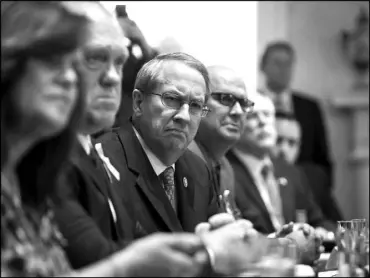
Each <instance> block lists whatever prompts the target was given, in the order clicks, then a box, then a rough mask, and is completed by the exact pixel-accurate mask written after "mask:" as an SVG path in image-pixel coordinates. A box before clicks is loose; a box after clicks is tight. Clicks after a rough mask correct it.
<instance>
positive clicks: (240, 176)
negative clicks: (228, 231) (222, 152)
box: [227, 151, 335, 234]
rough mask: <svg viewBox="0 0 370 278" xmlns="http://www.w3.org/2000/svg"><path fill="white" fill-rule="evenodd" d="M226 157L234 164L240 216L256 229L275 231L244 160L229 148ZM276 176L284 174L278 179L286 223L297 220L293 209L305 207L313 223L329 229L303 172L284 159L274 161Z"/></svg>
mask: <svg viewBox="0 0 370 278" xmlns="http://www.w3.org/2000/svg"><path fill="white" fill-rule="evenodd" d="M227 158H228V160H229V162H230V163H231V165H232V166H233V168H234V173H235V191H236V194H235V195H236V197H235V198H236V203H237V205H238V207H239V209H240V210H241V213H242V215H243V218H245V219H248V220H250V221H251V222H252V223H253V225H254V227H255V229H256V230H258V231H259V232H261V233H264V234H269V233H272V232H274V231H275V228H274V226H273V224H272V221H271V219H270V215H269V213H268V211H267V208H266V206H265V204H264V202H263V199H262V197H261V195H260V193H259V191H258V188H257V185H256V184H255V182H254V179H253V177H252V175H251V173H250V172H249V170H248V169H246V167H244V165H243V163H242V162H241V161H240V160H239V159H238V158H237V157H236V156H235V154H234V153H233V152H232V151H230V152H228V154H227ZM273 165H274V169H275V176H276V178H277V179H279V178H285V179H286V180H287V183H286V184H285V185H283V184H284V183H283V182H280V184H281V185H280V195H281V199H282V205H283V215H284V219H285V222H286V223H289V222H290V221H293V222H296V221H297V219H296V210H297V209H300V210H305V211H306V215H307V222H308V223H309V224H310V225H312V226H314V227H316V226H322V227H324V228H327V229H330V230H332V229H333V228H334V229H335V225H334V227H333V225H332V224H331V223H329V222H328V221H326V220H325V219H324V217H323V215H322V212H321V210H320V208H319V207H318V206H317V205H316V203H315V201H314V199H313V196H312V194H311V192H310V191H309V190H308V189H309V188H308V187H306V185H305V184H304V182H305V181H304V180H303V178H304V176H303V175H302V174H301V173H300V172H299V171H298V169H297V168H295V167H294V166H291V165H288V164H286V163H285V162H284V161H281V160H279V161H277V160H275V161H273Z"/></svg>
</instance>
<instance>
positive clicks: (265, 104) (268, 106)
mask: <svg viewBox="0 0 370 278" xmlns="http://www.w3.org/2000/svg"><path fill="white" fill-rule="evenodd" d="M250 99H251V100H252V101H253V102H254V107H253V110H254V111H259V110H262V111H266V110H267V111H272V112H275V106H274V103H273V102H272V100H271V99H270V98H269V97H267V96H265V95H262V94H260V93H254V94H253V95H251V96H250Z"/></svg>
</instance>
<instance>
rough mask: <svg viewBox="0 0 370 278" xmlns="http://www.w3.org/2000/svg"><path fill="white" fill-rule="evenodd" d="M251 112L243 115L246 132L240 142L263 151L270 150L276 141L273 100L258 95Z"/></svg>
mask: <svg viewBox="0 0 370 278" xmlns="http://www.w3.org/2000/svg"><path fill="white" fill-rule="evenodd" d="M254 100H255V106H254V109H253V111H252V112H251V113H248V114H246V116H245V117H243V122H244V132H243V135H242V136H241V139H240V144H242V145H247V146H248V147H249V148H256V149H258V150H261V151H270V150H271V148H272V147H273V146H274V145H275V143H276V129H275V108H274V105H273V103H272V101H271V100H270V99H269V98H267V97H265V96H260V95H258V96H257V97H256V98H255V99H254Z"/></svg>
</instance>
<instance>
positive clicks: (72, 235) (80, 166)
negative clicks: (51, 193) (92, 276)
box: [55, 145, 134, 268]
mask: <svg viewBox="0 0 370 278" xmlns="http://www.w3.org/2000/svg"><path fill="white" fill-rule="evenodd" d="M113 179H114V178H113ZM109 186H111V184H110V183H109V181H108V180H107V179H106V178H105V176H104V173H101V172H99V169H97V168H96V166H95V165H94V163H93V161H92V160H91V158H90V157H89V156H88V155H87V154H86V152H85V150H84V149H83V148H82V146H81V145H78V146H77V150H76V152H75V153H74V154H73V157H72V159H71V161H70V163H69V165H67V172H66V180H65V181H64V183H63V184H62V186H60V187H59V188H58V190H57V192H56V194H57V205H56V207H55V218H56V221H57V224H58V225H59V227H60V230H61V232H62V234H63V235H64V237H65V238H66V239H67V241H68V245H67V246H66V248H65V250H66V253H67V256H68V258H69V261H70V262H71V264H72V266H73V267H74V268H80V267H83V266H86V265H89V264H91V263H94V262H96V261H98V260H100V259H103V258H105V257H107V256H109V255H110V254H112V253H114V252H115V251H117V250H118V249H120V248H122V247H124V246H126V245H127V243H129V242H130V240H132V239H133V233H134V230H133V226H132V223H131V217H133V214H132V213H131V212H129V211H128V209H127V208H126V207H124V206H123V204H122V203H121V202H119V201H118V199H116V194H115V193H114V192H111V194H108V190H111V189H110V188H109ZM108 197H110V198H111V201H112V203H113V205H114V208H115V212H116V215H117V222H116V223H114V221H113V217H112V213H111V210H110V208H109V204H108ZM129 215H130V217H129Z"/></svg>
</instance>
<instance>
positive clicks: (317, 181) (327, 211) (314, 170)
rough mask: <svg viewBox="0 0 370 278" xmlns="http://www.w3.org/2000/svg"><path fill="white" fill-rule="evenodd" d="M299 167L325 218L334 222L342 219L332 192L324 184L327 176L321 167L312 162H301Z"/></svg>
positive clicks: (326, 181)
mask: <svg viewBox="0 0 370 278" xmlns="http://www.w3.org/2000/svg"><path fill="white" fill-rule="evenodd" d="M299 168H300V169H301V171H302V172H303V173H304V174H305V176H306V178H307V181H308V182H309V185H310V188H311V190H312V193H313V195H314V197H315V201H316V202H317V204H318V205H319V206H320V208H321V210H322V212H323V214H324V216H325V218H327V219H329V220H332V221H335V222H336V221H340V220H342V219H343V216H342V213H341V211H340V209H339V207H338V205H337V202H336V200H335V198H334V196H333V193H332V192H331V190H330V188H328V187H327V186H326V185H327V183H328V178H329V177H328V175H327V173H325V171H324V170H323V168H322V167H320V166H318V165H314V164H312V163H307V164H306V163H302V164H301V165H299Z"/></svg>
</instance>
